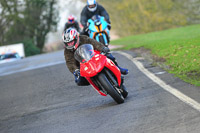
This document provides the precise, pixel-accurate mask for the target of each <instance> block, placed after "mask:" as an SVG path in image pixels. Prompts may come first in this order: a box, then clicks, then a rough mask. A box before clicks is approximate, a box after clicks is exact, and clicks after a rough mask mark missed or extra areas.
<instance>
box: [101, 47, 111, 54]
mask: <svg viewBox="0 0 200 133" xmlns="http://www.w3.org/2000/svg"><path fill="white" fill-rule="evenodd" d="M109 52H110V49H109V48H108V47H104V48H103V49H102V51H101V53H102V54H107V53H109Z"/></svg>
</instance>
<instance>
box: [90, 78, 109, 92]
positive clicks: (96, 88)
mask: <svg viewBox="0 0 200 133" xmlns="http://www.w3.org/2000/svg"><path fill="white" fill-rule="evenodd" d="M86 79H87V80H88V82H89V83H90V84H91V85H92V86H93V88H94V89H95V90H96V91H97V92H98V93H99V94H100V95H102V96H107V95H106V94H105V93H103V92H101V91H100V90H99V88H98V87H97V86H96V85H95V84H94V83H93V82H92V80H91V79H90V78H86Z"/></svg>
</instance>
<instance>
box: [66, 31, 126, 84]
mask: <svg viewBox="0 0 200 133" xmlns="http://www.w3.org/2000/svg"><path fill="white" fill-rule="evenodd" d="M62 39H63V42H64V47H65V50H64V56H65V61H66V65H67V67H68V69H69V71H70V72H71V73H73V74H74V76H75V82H76V83H77V85H79V86H83V85H89V83H88V81H87V80H86V79H85V78H84V77H82V76H80V70H79V69H80V68H79V67H80V63H79V62H78V61H77V60H75V58H74V52H75V50H76V49H77V48H78V47H79V46H81V45H83V44H91V45H93V47H94V50H97V51H101V52H103V53H106V56H107V57H108V58H109V59H111V60H112V61H113V62H114V63H115V64H116V66H117V67H118V68H119V69H120V71H121V73H122V74H124V75H126V74H128V69H125V68H121V67H119V65H118V64H117V62H116V60H115V58H114V57H113V56H112V55H111V54H110V53H109V52H110V49H109V48H108V47H105V46H104V45H103V44H102V43H100V42H98V41H96V40H94V39H92V38H89V37H88V36H85V35H79V33H78V32H77V31H76V29H74V28H69V29H66V30H65V31H64V33H63V35H62Z"/></svg>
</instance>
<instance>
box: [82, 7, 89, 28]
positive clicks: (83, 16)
mask: <svg viewBox="0 0 200 133" xmlns="http://www.w3.org/2000/svg"><path fill="white" fill-rule="evenodd" d="M87 20H88V18H87V7H84V8H83V10H82V12H81V21H80V22H81V24H82V25H83V27H86V26H87Z"/></svg>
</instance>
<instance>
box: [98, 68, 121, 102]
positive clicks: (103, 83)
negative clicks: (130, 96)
mask: <svg viewBox="0 0 200 133" xmlns="http://www.w3.org/2000/svg"><path fill="white" fill-rule="evenodd" d="M98 80H99V82H100V83H101V86H102V87H103V88H104V89H105V90H106V91H107V93H108V94H109V95H110V96H111V97H112V98H113V99H114V100H115V102H117V103H118V104H121V103H123V102H124V97H123V96H122V94H121V93H119V92H118V91H117V90H116V89H115V88H114V87H113V86H112V85H111V83H110V82H109V80H108V78H107V77H106V75H105V74H104V73H102V72H101V73H100V74H99V75H98Z"/></svg>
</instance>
